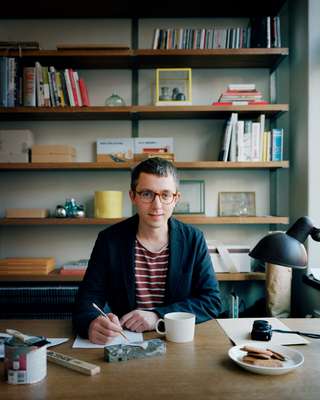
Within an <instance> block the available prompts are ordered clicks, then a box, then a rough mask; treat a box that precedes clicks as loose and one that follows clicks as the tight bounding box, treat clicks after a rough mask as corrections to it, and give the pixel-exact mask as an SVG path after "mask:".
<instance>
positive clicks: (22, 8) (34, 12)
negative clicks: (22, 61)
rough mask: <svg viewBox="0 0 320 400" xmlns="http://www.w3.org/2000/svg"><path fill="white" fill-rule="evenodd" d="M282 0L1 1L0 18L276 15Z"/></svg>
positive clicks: (282, 2) (283, 0) (284, 0)
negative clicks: (190, 2) (194, 0)
mask: <svg viewBox="0 0 320 400" xmlns="http://www.w3.org/2000/svg"><path fill="white" fill-rule="evenodd" d="M285 2H286V0H268V1H263V2H262V1H257V0H242V1H239V0H228V1H211V2H208V1H206V0H198V1H197V4H196V6H191V5H186V3H185V1H182V0H175V1H173V2H172V1H169V0H162V1H159V2H149V3H145V2H144V1H141V0H136V1H130V0H121V1H115V0H111V1H110V0H109V1H105V2H100V1H98V0H91V1H90V3H88V4H85V5H84V6H80V5H79V2H76V1H74V0H68V1H62V0H55V1H54V2H44V1H42V0H34V1H33V2H32V5H30V3H28V2H25V1H21V2H19V3H17V2H9V1H6V2H3V4H2V5H1V18H131V17H140V18H168V17H176V18H183V17H192V18H202V17H204V18H208V17H247V16H255V15H262V16H264V15H276V14H278V12H279V10H280V9H281V7H282V6H283V4H284V3H285Z"/></svg>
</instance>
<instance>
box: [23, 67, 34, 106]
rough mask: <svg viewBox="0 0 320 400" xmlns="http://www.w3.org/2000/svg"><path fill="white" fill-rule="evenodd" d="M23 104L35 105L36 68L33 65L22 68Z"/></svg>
mask: <svg viewBox="0 0 320 400" xmlns="http://www.w3.org/2000/svg"><path fill="white" fill-rule="evenodd" d="M23 105H24V106H25V107H35V106H36V70H35V67H25V68H24V69H23Z"/></svg>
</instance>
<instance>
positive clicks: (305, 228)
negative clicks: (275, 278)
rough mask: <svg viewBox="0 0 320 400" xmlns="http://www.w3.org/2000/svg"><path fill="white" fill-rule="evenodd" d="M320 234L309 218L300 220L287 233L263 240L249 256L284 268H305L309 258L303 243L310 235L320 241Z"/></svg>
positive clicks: (268, 236) (271, 235)
mask: <svg viewBox="0 0 320 400" xmlns="http://www.w3.org/2000/svg"><path fill="white" fill-rule="evenodd" d="M319 232H320V230H319V229H317V228H315V227H314V226H313V224H312V222H311V221H310V219H309V218H308V217H302V218H299V219H298V220H297V221H296V222H295V223H294V224H293V225H292V227H291V228H289V229H288V231H287V232H275V233H271V234H269V235H267V236H265V237H264V238H262V239H261V240H260V242H258V244H257V245H256V246H255V247H254V248H253V249H252V250H251V251H250V253H249V256H251V257H252V258H255V259H257V260H261V261H264V262H267V263H271V264H276V265H281V266H284V267H292V268H305V267H306V266H307V262H308V257H307V252H306V249H305V247H304V245H303V242H304V241H305V240H306V239H307V237H308V235H309V234H310V235H311V237H312V238H313V239H314V240H316V241H320V233H319Z"/></svg>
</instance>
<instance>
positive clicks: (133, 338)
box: [72, 330, 143, 349]
mask: <svg viewBox="0 0 320 400" xmlns="http://www.w3.org/2000/svg"><path fill="white" fill-rule="evenodd" d="M123 332H124V334H125V335H126V336H127V338H128V339H129V343H133V342H143V334H142V333H136V332H131V331H127V330H124V331H123ZM127 343H128V342H127V341H126V340H125V338H123V337H122V336H121V335H119V336H117V337H115V338H114V340H113V341H112V342H110V343H108V344H107V345H105V344H94V343H91V342H90V340H88V339H82V338H81V337H80V336H77V337H76V339H75V341H74V342H73V345H72V347H73V348H75V349H77V348H78V349H101V348H104V347H105V346H112V345H114V344H127Z"/></svg>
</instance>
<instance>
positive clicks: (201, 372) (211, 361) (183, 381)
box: [0, 319, 320, 400]
mask: <svg viewBox="0 0 320 400" xmlns="http://www.w3.org/2000/svg"><path fill="white" fill-rule="evenodd" d="M285 323H286V324H287V325H288V326H290V327H291V328H292V329H300V330H305V331H308V332H318V333H320V319H292V320H285ZM9 327H10V328H16V329H20V330H22V331H24V332H26V333H31V334H38V335H47V336H49V337H67V336H68V337H72V332H71V322H70V321H57V320H50V321H46V320H41V321H40V320H25V321H21V320H20V321H14V320H11V321H6V320H0V331H2V332H3V331H4V329H6V328H9ZM146 337H147V338H150V337H155V334H154V333H149V334H147V335H146ZM310 341H311V343H310V344H309V345H303V346H295V348H298V349H299V350H300V351H301V352H302V353H303V354H304V356H305V363H304V365H303V366H302V367H300V368H298V369H297V370H295V371H294V372H292V373H289V374H287V375H280V376H261V375H256V374H251V373H249V372H246V371H245V370H243V369H241V368H240V367H238V366H237V365H236V364H234V363H233V362H232V361H231V360H230V359H229V358H228V355H227V351H228V349H229V348H230V347H231V346H232V345H231V343H230V342H229V339H228V338H227V337H226V336H225V335H224V333H223V331H222V330H221V329H220V327H219V325H218V324H217V323H216V322H215V321H209V322H206V323H204V324H200V325H197V328H196V337H195V340H194V342H192V343H187V344H173V343H170V342H169V343H167V354H166V355H165V356H160V357H154V358H150V359H142V360H131V361H127V362H122V363H121V362H120V363H114V364H108V363H106V362H104V361H103V350H102V349H72V348H71V346H72V340H70V341H69V342H68V343H65V344H63V345H61V346H58V347H56V348H53V350H56V351H58V352H61V353H65V354H70V355H73V356H75V357H78V358H80V359H83V360H85V361H88V362H92V363H94V364H99V365H100V366H101V369H102V370H101V373H100V374H99V375H96V376H92V377H89V376H85V375H82V374H79V373H77V372H74V371H71V370H68V369H65V368H63V367H60V366H58V365H55V364H51V363H48V375H47V378H46V379H44V380H43V381H42V382H39V383H36V384H33V385H9V384H7V383H6V382H5V381H4V377H3V362H0V398H1V399H3V400H29V399H30V400H31V399H32V400H44V399H53V400H56V399H63V400H68V399H77V400H80V399H91V400H93V399H98V400H102V399H112V400H113V399H121V400H126V399H128V400H129V399H130V400H144V399H148V400H150V399H152V400H153V399H161V400H172V399H174V400H180V399H181V400H186V399H187V400H188V399H190V400H201V399H214V400H224V399H228V400H230V399H232V400H240V399H241V400H248V399H254V400H260V399H261V400H268V399H272V400H274V399H279V400H302V399H303V400H311V399H312V400H319V398H320V397H319V396H320V340H312V339H310Z"/></svg>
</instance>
